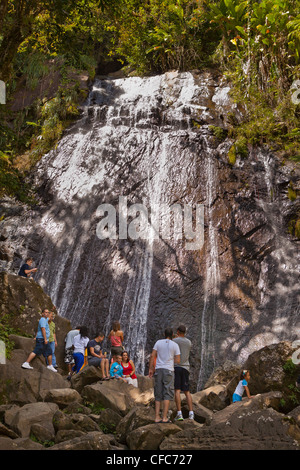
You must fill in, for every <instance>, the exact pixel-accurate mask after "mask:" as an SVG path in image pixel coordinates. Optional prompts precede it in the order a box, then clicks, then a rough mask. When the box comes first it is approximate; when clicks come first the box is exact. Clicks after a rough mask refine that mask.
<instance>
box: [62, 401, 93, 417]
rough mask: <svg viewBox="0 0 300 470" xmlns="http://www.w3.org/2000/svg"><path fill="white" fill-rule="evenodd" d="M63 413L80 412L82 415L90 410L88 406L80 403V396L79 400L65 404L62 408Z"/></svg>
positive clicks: (89, 412)
mask: <svg viewBox="0 0 300 470" xmlns="http://www.w3.org/2000/svg"><path fill="white" fill-rule="evenodd" d="M64 413H67V414H73V413H81V414H84V415H90V414H91V413H92V411H91V409H90V408H88V407H87V406H84V405H83V404H82V403H81V397H80V402H77V401H74V402H72V403H70V404H69V405H68V406H66V408H64Z"/></svg>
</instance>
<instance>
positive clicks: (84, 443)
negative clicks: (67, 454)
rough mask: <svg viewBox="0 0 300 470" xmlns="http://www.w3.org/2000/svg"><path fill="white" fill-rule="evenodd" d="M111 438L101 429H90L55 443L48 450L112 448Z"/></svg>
mask: <svg viewBox="0 0 300 470" xmlns="http://www.w3.org/2000/svg"><path fill="white" fill-rule="evenodd" d="M111 440H112V439H111V437H110V436H107V435H106V434H103V432H101V431H92V432H88V433H86V434H85V435H81V436H79V437H75V438H74V439H69V440H67V441H63V442H61V443H59V444H55V445H54V446H52V447H50V448H49V450H112V449H113V446H112V444H111Z"/></svg>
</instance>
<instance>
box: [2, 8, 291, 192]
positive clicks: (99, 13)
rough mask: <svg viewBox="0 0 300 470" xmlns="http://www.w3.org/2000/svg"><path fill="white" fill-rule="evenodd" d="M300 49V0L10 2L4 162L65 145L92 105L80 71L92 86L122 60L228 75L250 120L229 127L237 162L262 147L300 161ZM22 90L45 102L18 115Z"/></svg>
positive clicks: (144, 68) (141, 70)
mask: <svg viewBox="0 0 300 470" xmlns="http://www.w3.org/2000/svg"><path fill="white" fill-rule="evenodd" d="M299 51H300V4H299V2H298V1H297V0H260V1H254V0H245V1H241V0H120V1H119V2H117V1H116V0H70V1H68V2H66V1H64V0H46V1H44V2H39V1H38V0H27V1H25V0H18V1H17V0H2V2H1V5H0V57H1V64H0V79H2V80H4V81H5V82H6V84H7V101H8V105H7V106H4V105H0V122H1V125H0V150H1V151H2V160H3V158H4V159H5V160H7V159H8V160H9V164H10V165H12V166H15V157H16V156H18V155H23V154H30V155H31V164H34V163H35V162H36V160H37V159H38V158H39V157H40V156H41V155H42V154H43V153H45V152H47V151H49V149H50V148H52V147H53V146H55V145H56V143H57V141H58V140H59V139H60V137H61V136H62V133H63V131H64V129H65V128H66V127H67V126H68V125H69V123H70V121H71V120H72V119H73V118H76V116H77V106H78V103H80V102H81V101H82V98H83V94H82V90H80V87H79V86H78V83H77V84H76V80H74V79H73V80H71V79H70V77H71V76H72V72H70V71H71V70H72V71H73V75H74V74H75V75H76V73H77V74H78V73H79V72H82V71H85V72H87V74H88V76H89V78H90V79H91V80H92V79H93V78H94V76H95V73H96V70H97V64H99V63H101V62H105V61H107V60H109V58H117V59H118V60H119V62H120V67H121V66H122V65H123V66H125V67H126V68H127V69H128V70H131V71H134V73H136V74H153V73H162V72H165V71H167V70H170V69H178V70H191V69H199V68H203V67H214V68H217V69H219V70H220V72H222V73H224V74H225V75H226V76H227V77H228V79H229V80H230V81H231V83H232V96H233V99H234V100H235V101H236V102H237V103H239V106H240V108H242V109H243V115H244V119H243V121H242V122H239V123H237V122H235V121H234V118H233V119H232V125H231V128H230V129H229V134H228V135H229V136H230V137H232V138H233V139H234V147H232V148H231V151H230V154H229V155H228V159H229V161H230V163H231V164H234V162H235V159H236V155H237V154H239V155H240V156H241V157H242V158H244V157H245V156H246V155H247V153H248V147H249V146H251V145H257V144H268V145H269V146H270V147H271V149H273V150H275V151H278V150H280V151H282V152H283V155H284V156H285V158H286V157H288V158H290V159H293V160H295V161H300V124H299V116H300V104H299V101H300V100H299V99H298V94H297V93H298V91H297V90H298V88H299V87H298V88H297V79H299V75H300V63H299V61H300V56H299V54H300V53H299ZM57 73H59V78H57ZM55 77H56V78H55ZM47 80H48V88H51V81H53V82H55V80H57V81H58V84H57V86H56V89H55V92H53V91H52V92H51V93H50V94H49V95H48V94H47V93H46V90H43V86H44V84H45V82H46V81H47ZM295 84H296V85H295ZM20 87H22V88H24V89H25V90H27V93H28V94H29V92H30V91H31V92H32V93H33V95H34V94H35V95H34V96H35V98H36V99H35V100H31V102H30V104H29V105H28V106H23V108H22V109H19V110H18V111H13V110H12V109H11V107H10V103H11V102H13V100H14V97H15V96H16V93H17V92H18V90H20ZM292 97H296V99H292ZM196 125H197V123H196ZM215 132H216V133H217V134H216V133H215ZM213 133H214V135H215V138H216V139H222V138H223V135H221V134H220V132H219V133H218V130H217V129H214V130H213ZM3 154H4V155H5V157H3ZM7 164H8V162H7V161H6V163H5V164H4V163H3V162H2V163H1V172H4V174H6V175H7V168H10V171H9V173H10V177H9V178H11V179H12V181H11V184H10V185H8V192H9V193H10V194H11V193H12V192H14V189H13V187H14V185H16V186H17V183H16V181H18V178H19V176H20V175H18V176H16V175H14V173H13V172H12V171H11V167H9V166H8V167H7V166H5V165H7ZM6 178H7V176H2V177H1V184H3V183H4V184H7V179H6ZM16 196H17V197H20V192H19V190H16Z"/></svg>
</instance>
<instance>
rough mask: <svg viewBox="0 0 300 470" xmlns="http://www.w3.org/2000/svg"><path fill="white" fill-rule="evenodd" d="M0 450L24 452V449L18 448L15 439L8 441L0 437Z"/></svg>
mask: <svg viewBox="0 0 300 470" xmlns="http://www.w3.org/2000/svg"><path fill="white" fill-rule="evenodd" d="M0 450H25V449H24V447H22V446H20V445H19V444H18V443H17V442H16V439H10V438H9V437H2V436H0Z"/></svg>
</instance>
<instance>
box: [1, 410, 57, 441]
mask: <svg viewBox="0 0 300 470" xmlns="http://www.w3.org/2000/svg"><path fill="white" fill-rule="evenodd" d="M57 410H58V406H57V405H56V404H55V403H43V402H38V403H30V404H28V405H24V406H22V407H21V408H19V409H18V410H16V411H15V414H14V416H12V413H10V417H9V426H10V428H11V429H12V430H13V431H15V432H16V433H17V434H18V435H19V436H20V437H29V436H30V430H31V426H32V425H33V424H37V423H42V425H43V426H44V427H47V428H48V429H49V430H50V431H51V432H52V434H54V429H53V424H52V419H53V416H54V414H55V412H56V411H57ZM5 421H6V416H5ZM6 424H7V423H6Z"/></svg>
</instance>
